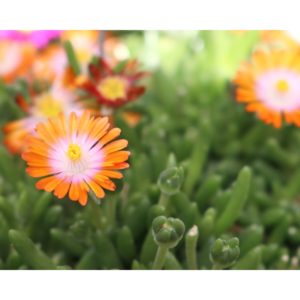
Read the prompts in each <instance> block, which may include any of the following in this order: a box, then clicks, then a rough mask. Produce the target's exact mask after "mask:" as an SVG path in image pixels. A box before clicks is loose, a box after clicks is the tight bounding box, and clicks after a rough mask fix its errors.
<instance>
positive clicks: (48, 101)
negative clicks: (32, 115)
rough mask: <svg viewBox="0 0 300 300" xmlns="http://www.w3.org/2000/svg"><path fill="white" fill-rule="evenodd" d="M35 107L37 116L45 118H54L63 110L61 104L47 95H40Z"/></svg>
mask: <svg viewBox="0 0 300 300" xmlns="http://www.w3.org/2000/svg"><path fill="white" fill-rule="evenodd" d="M36 106H37V111H38V114H39V115H42V116H43V117H46V118H51V117H56V116H58V115H59V113H61V112H62V110H63V108H62V105H61V102H60V101H58V100H56V99H54V98H53V97H52V96H51V95H50V94H49V93H46V94H45V95H41V96H40V97H39V99H38V101H37V104H36Z"/></svg>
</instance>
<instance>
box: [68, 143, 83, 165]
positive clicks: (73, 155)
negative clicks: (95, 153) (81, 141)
mask: <svg viewBox="0 0 300 300" xmlns="http://www.w3.org/2000/svg"><path fill="white" fill-rule="evenodd" d="M67 155H68V157H69V158H70V159H71V160H73V161H76V160H78V159H79V158H80V157H81V148H80V147H79V146H78V145H76V144H71V145H69V148H68V151H67Z"/></svg>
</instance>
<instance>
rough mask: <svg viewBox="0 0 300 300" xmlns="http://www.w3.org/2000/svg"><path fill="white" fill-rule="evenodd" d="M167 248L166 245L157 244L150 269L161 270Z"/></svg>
mask: <svg viewBox="0 0 300 300" xmlns="http://www.w3.org/2000/svg"><path fill="white" fill-rule="evenodd" d="M168 250H169V248H168V247H166V246H158V249H157V252H156V256H155V260H154V263H153V266H152V270H161V269H162V267H163V266H164V263H165V260H166V256H167V253H168Z"/></svg>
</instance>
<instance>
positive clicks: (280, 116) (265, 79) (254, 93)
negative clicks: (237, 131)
mask: <svg viewBox="0 0 300 300" xmlns="http://www.w3.org/2000/svg"><path fill="white" fill-rule="evenodd" d="M234 83H235V84H236V98H237V101H238V102H241V103H244V104H245V105H246V110H247V111H248V112H254V113H256V115H257V116H258V118H259V119H261V120H262V121H264V122H265V123H267V124H272V125H273V126H274V127H276V128H280V127H281V126H282V121H283V120H285V121H286V122H287V123H288V124H294V125H296V126H298V127H300V57H299V53H298V52H295V51H283V50H270V51H256V52H254V53H253V56H252V60H251V62H247V63H243V64H242V65H241V67H240V68H239V70H238V72H237V74H236V77H235V80H234Z"/></svg>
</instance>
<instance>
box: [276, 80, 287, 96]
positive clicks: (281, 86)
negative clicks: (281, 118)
mask: <svg viewBox="0 0 300 300" xmlns="http://www.w3.org/2000/svg"><path fill="white" fill-rule="evenodd" d="M276 89H277V91H278V92H281V93H285V92H287V91H288V90H289V84H288V83H287V81H286V80H284V79H280V80H278V81H277V83H276Z"/></svg>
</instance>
